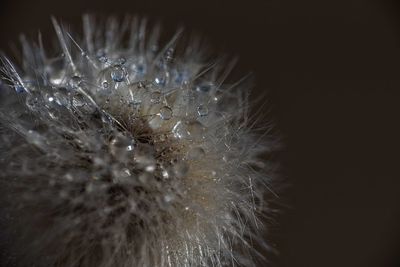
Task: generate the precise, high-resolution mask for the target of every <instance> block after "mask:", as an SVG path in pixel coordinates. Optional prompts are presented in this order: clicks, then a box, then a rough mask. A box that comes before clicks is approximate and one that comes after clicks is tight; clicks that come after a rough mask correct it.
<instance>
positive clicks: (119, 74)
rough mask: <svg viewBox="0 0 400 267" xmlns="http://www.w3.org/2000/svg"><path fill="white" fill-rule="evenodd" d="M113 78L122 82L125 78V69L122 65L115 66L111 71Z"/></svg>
mask: <svg viewBox="0 0 400 267" xmlns="http://www.w3.org/2000/svg"><path fill="white" fill-rule="evenodd" d="M111 78H112V79H113V80H114V81H115V82H122V81H123V80H124V79H125V70H124V69H123V68H122V67H121V66H114V67H113V70H112V71H111Z"/></svg>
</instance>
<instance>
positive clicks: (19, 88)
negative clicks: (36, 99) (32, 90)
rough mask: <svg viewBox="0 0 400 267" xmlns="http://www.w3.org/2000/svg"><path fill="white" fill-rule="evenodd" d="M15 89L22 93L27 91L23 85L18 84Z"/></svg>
mask: <svg viewBox="0 0 400 267" xmlns="http://www.w3.org/2000/svg"><path fill="white" fill-rule="evenodd" d="M15 91H16V92H17V93H18V94H20V93H24V92H25V88H24V87H23V86H21V85H17V86H15Z"/></svg>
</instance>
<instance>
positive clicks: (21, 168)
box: [0, 16, 273, 267]
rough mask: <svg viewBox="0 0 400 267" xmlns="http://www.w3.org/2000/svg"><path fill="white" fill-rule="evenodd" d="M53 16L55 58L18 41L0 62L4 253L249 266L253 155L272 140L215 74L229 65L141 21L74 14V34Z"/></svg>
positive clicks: (256, 235) (258, 174) (60, 261)
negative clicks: (18, 53)
mask: <svg viewBox="0 0 400 267" xmlns="http://www.w3.org/2000/svg"><path fill="white" fill-rule="evenodd" d="M53 24H54V27H55V31H56V36H57V39H58V40H59V43H60V45H59V48H58V50H57V51H58V56H56V57H55V58H53V59H49V58H46V57H45V56H44V55H49V54H51V53H44V52H45V51H44V50H43V49H44V48H43V46H42V45H36V44H31V43H29V42H27V41H26V39H24V40H23V50H24V51H23V54H24V55H25V57H24V58H23V62H22V65H21V66H24V67H22V68H21V70H19V69H18V68H16V67H15V66H16V65H14V64H13V63H11V61H9V60H8V59H6V58H5V57H4V58H2V60H1V63H2V64H1V69H0V70H1V72H2V76H3V83H2V84H0V85H1V89H0V169H1V172H0V182H1V189H0V195H1V196H2V197H1V198H0V209H1V210H2V211H4V214H10V216H9V218H12V219H7V220H5V221H4V227H3V222H1V224H2V225H1V226H2V231H3V229H4V232H5V233H6V234H7V235H9V240H12V241H10V242H11V243H12V245H10V247H9V250H10V251H9V253H10V255H16V256H15V257H14V259H15V261H17V263H18V264H19V265H21V266H31V265H35V266H77V265H79V266H83V267H85V266H86V267H92V266H98V267H106V266H122V267H124V266H126V267H128V266H154V267H161V266H166V267H173V266H183V267H189V266H204V267H207V266H216V267H221V266H232V265H238V266H254V265H255V262H256V261H257V257H258V256H259V255H260V253H258V252H256V249H255V248H254V247H253V244H256V243H258V244H259V247H263V246H265V244H264V242H263V240H262V238H261V236H262V235H261V233H262V227H261V224H260V219H261V218H262V216H263V214H264V213H265V212H266V207H267V205H264V204H263V203H264V202H263V201H264V195H265V194H266V193H268V192H267V191H266V190H265V189H266V187H265V186H264V185H266V184H270V182H271V181H270V178H268V177H269V176H266V175H265V170H261V169H260V167H259V166H270V165H269V164H268V163H266V164H265V163H264V165H263V164H261V163H262V162H260V158H259V155H260V154H262V153H263V152H265V151H267V150H268V151H271V150H272V147H270V146H267V145H266V144H267V143H263V142H261V141H260V140H261V138H260V137H259V136H257V134H256V133H254V132H253V130H252V129H250V128H247V126H248V125H250V122H249V118H248V115H247V114H248V103H247V98H246V97H244V96H243V95H244V91H245V90H246V89H247V87H245V86H243V85H242V80H241V81H240V82H238V83H235V84H234V85H233V86H232V85H229V84H225V83H226V78H227V76H228V74H229V72H230V70H231V69H232V67H233V65H232V64H228V65H225V64H224V62H223V61H222V60H220V61H218V62H219V63H214V64H208V62H207V59H206V58H203V57H202V56H200V55H201V54H202V52H201V51H200V50H199V51H198V50H197V49H198V48H199V47H200V46H199V43H196V42H192V43H188V44H187V46H186V47H185V48H183V49H176V48H177V46H178V45H179V41H178V39H179V37H180V35H181V31H178V33H177V34H176V35H174V36H173V37H172V39H171V41H170V42H167V44H166V45H165V46H164V47H163V46H160V44H159V43H158V30H159V29H158V28H155V29H153V30H151V29H147V28H146V20H139V19H137V18H134V19H133V20H132V21H130V20H124V21H123V22H122V23H120V22H119V21H118V20H117V19H114V18H110V19H109V20H107V21H105V22H95V19H94V18H92V17H89V16H85V17H84V36H83V38H79V37H74V35H73V34H72V33H67V32H65V30H64V28H63V26H62V25H60V24H59V23H58V22H57V21H56V20H55V19H53ZM129 25H130V26H129ZM129 34H130V37H128V38H127V39H126V37H127V35H129ZM77 40H84V42H83V43H79V42H78V41H77ZM125 40H126V41H127V42H126V43H125ZM181 50H182V51H183V53H179V52H178V51H181ZM57 51H56V52H57ZM185 51H186V52H185ZM46 52H47V51H46ZM17 69H18V72H17ZM6 84H8V85H9V90H8V89H7V88H6ZM269 141H271V142H270V143H272V144H273V140H269ZM249 181H250V183H251V184H249ZM7 218H8V217H7ZM257 255H258V256H257Z"/></svg>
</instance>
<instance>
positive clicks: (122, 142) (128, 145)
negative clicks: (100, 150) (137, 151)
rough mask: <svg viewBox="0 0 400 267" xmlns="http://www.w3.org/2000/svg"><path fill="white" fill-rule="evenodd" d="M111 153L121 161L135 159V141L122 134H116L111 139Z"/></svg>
mask: <svg viewBox="0 0 400 267" xmlns="http://www.w3.org/2000/svg"><path fill="white" fill-rule="evenodd" d="M109 147H110V153H111V155H113V156H114V157H115V158H116V159H118V160H120V161H121V162H127V161H129V160H131V159H133V150H134V141H133V140H132V139H131V138H129V137H127V136H124V135H122V134H118V135H116V136H115V137H114V138H113V139H111V141H110V145H109Z"/></svg>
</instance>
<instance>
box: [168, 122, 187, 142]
mask: <svg viewBox="0 0 400 267" xmlns="http://www.w3.org/2000/svg"><path fill="white" fill-rule="evenodd" d="M172 133H173V134H174V137H175V138H179V139H185V138H187V137H188V136H189V134H188V132H187V127H186V124H185V123H184V122H182V121H178V122H177V123H176V124H175V125H174V127H173V128H172Z"/></svg>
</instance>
